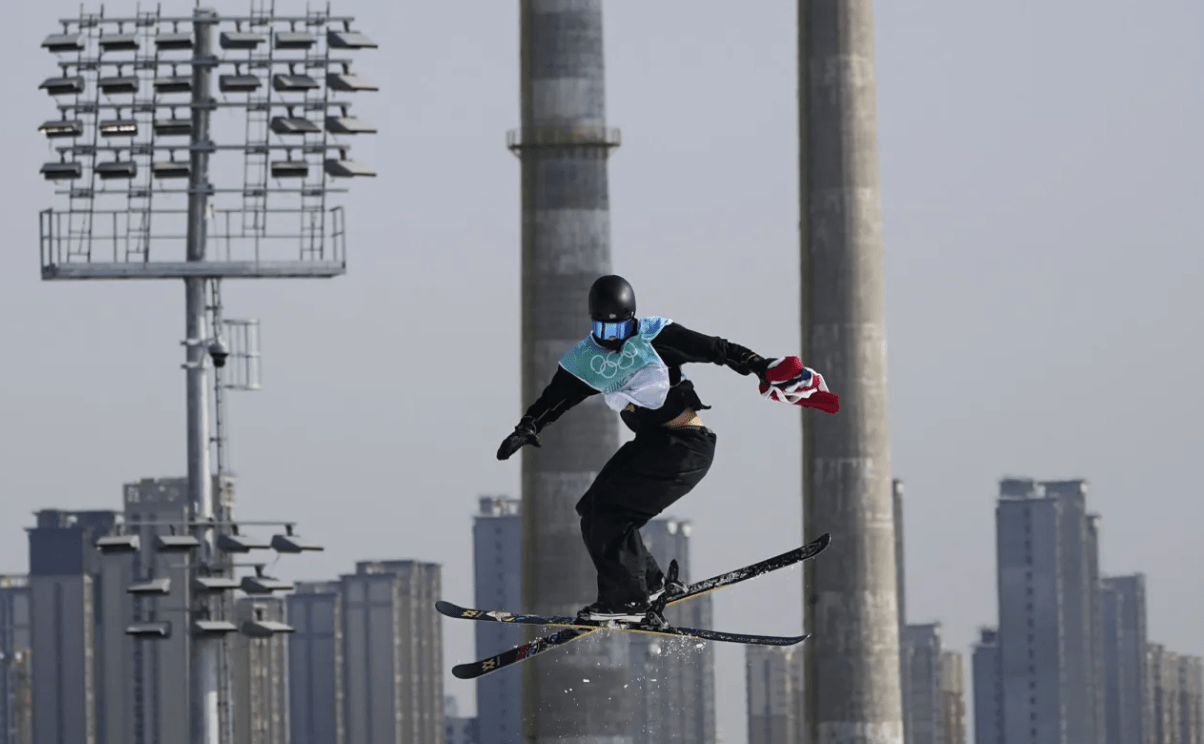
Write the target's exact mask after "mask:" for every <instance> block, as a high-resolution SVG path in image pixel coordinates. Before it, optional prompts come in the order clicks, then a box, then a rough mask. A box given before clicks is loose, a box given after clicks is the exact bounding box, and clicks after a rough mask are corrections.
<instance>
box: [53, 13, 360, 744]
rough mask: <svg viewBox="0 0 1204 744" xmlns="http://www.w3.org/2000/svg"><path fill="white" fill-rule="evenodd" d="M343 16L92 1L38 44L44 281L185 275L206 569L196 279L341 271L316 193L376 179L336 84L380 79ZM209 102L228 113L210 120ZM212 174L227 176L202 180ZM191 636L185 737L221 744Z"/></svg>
mask: <svg viewBox="0 0 1204 744" xmlns="http://www.w3.org/2000/svg"><path fill="white" fill-rule="evenodd" d="M353 21H354V19H353V18H351V17H335V16H332V15H331V13H330V7H329V5H327V7H326V9H325V10H322V11H316V10H309V9H307V10H306V12H305V14H304V15H294V16H285V15H277V14H276V12H275V3H274V0H252V2H251V7H250V12H249V13H248V14H246V15H241V16H223V15H221V14H219V13H217V12H216V11H214V10H211V9H207V8H196V9H195V10H194V11H193V13H192V15H188V16H183V15H182V16H168V15H163V14H162V12H161V10H160V9H156V10H154V11H141V10H138V11H136V13H135V15H133V16H117V17H106V16H105V13H104V11H103V8H102V10H101V11H100V12H99V13H90V12H84V11H82V10H81V12H80V15H79V17H77V18H71V19H63V20H61V21H60V23H61V24H62V32H61V33H58V34H53V35H51V36H49V37H48V38H47V39H46V40H45V42H44V43H43V46H44V47H45V48H47V49H48V50H50V51H51V52H53V53H55V54H56V55H58V66H59V67H60V70H61V72H60V74H59V75H58V76H55V77H51V78H49V79H47V80H46V81H45V82H43V83H42V86H41V87H42V88H43V89H44V90H46V91H47V93H49V94H50V95H51V96H52V97H53V98H54V99H55V100H56V101H57V108H58V111H59V115H58V116H57V117H56V118H54V119H51V120H49V121H47V122H46V123H45V124H43V125H42V127H41V131H42V133H43V134H45V135H46V136H47V137H48V138H50V139H51V140H52V143H63V144H56V146H54V148H53V149H54V151H55V152H56V153H57V156H58V157H57V159H56V160H53V161H52V162H48V163H46V164H45V165H44V166H43V167H42V173H43V175H44V176H45V177H46V178H47V179H48V180H51V181H54V182H66V183H67V184H68V186H67V188H66V189H63V190H60V191H58V192H57V193H58V194H59V195H60V196H61V197H65V201H66V205H65V208H60V209H58V210H55V209H48V210H45V211H44V212H42V215H41V270H42V278H43V279H45V280H71V279H75V280H86V279H176V280H183V282H184V288H185V339H184V341H183V345H184V346H185V349H186V351H185V362H184V368H185V370H186V380H187V383H186V392H187V453H188V460H187V461H188V481H189V496H190V502H191V509H192V519H191V524H190V528H191V532H192V534H193V536H194V537H195V538H196V539H197V540H198V542H199V544H200V549H199V550H198V551H197V556H196V560H197V562H198V565H199V566H200V567H201V568H202V569H211V570H213V571H214V572H215V573H220V572H221V571H222V570H223V568H224V566H225V562H224V560H223V559H221V558H220V557H219V554H218V552H217V551H216V550H215V545H216V543H217V541H218V539H219V538H220V537H221V535H223V534H224V533H225V531H226V528H225V527H224V526H223V525H224V524H225V523H228V522H229V519H228V517H227V518H222V519H219V518H218V517H219V515H218V514H217V511H216V510H215V505H214V499H213V494H212V486H211V476H212V473H211V467H210V447H211V445H212V441H211V438H210V431H209V416H210V400H209V394H208V379H209V377H208V375H209V369H210V364H211V363H213V362H217V361H218V360H219V358H222V355H223V353H224V351H225V342H224V340H223V339H222V338H221V327H222V325H223V324H222V323H220V322H219V323H216V324H214V327H213V328H210V323H209V322H208V318H207V311H208V310H210V309H213V308H220V301H218V302H215V304H214V306H213V308H209V307H207V305H206V290H207V288H209V289H212V290H213V291H214V297H215V298H218V299H219V300H220V295H219V294H217V287H218V282H219V281H220V280H221V279H223V278H237V279H257V278H330V277H334V276H339V275H341V274H343V273H344V272H345V270H346V246H345V238H346V230H345V224H344V216H343V211H342V208H341V207H338V206H334V207H329V208H328V205H327V196H328V195H329V194H332V193H342V192H344V191H345V190H344V189H338V188H334V187H332V186H331V185H330V180H331V179H333V178H340V177H356V176H372V175H375V174H374V173H373V172H372V171H371V170H370V169H368V168H366V167H364V166H361V165H359V164H357V163H354V162H352V161H350V160H348V158H347V151H348V149H349V144H348V143H347V142H346V140H345V139H344V137H345V136H347V135H355V134H363V133H371V132H373V131H374V129H373V128H372V127H370V126H368V125H365V124H363V123H362V122H360V121H359V120H358V119H355V118H353V117H350V116H349V115H348V109H349V108H350V101H349V100H348V98H347V97H346V95H345V94H347V93H351V92H355V91H365V90H376V88H375V87H374V86H372V85H370V84H368V83H366V82H365V81H363V80H362V79H360V78H358V77H357V76H355V75H352V74H351V71H350V65H351V60H350V59H349V58H347V57H346V56H343V55H344V53H345V52H346V51H347V50H353V49H362V48H375V46H376V45H375V44H374V43H373V42H372V41H370V40H369V39H367V38H366V37H365V36H364V35H362V34H360V33H357V32H355V31H352V29H351V24H352V22H353ZM215 78H216V79H215ZM215 82H216V84H217V91H216V92H217V93H218V94H219V97H215V95H214V93H215V91H214V83H215ZM215 113H222V114H229V115H232V117H233V118H236V119H238V120H239V122H240V125H241V126H240V127H229V128H226V129H223V126H222V125H223V124H226V123H227V122H225V121H222V120H218V121H214V118H215V117H214V116H213V115H214V114H215ZM310 116H316V117H320V118H319V120H318V121H313V120H312V119H311V118H310ZM281 154H283V158H281V157H278V156H279V155H281ZM164 156H166V157H164ZM274 156H275V157H274ZM240 165H241V168H242V174H241V178H238V177H237V176H236V174H237V168H238V167H239V166H240ZM214 174H216V175H218V176H219V178H220V179H221V180H224V181H226V182H227V183H230V184H231V185H229V186H224V187H218V186H215V185H214V183H213V182H212V181H211V178H210V177H211V175H214ZM285 180H289V181H291V182H292V183H293V184H295V185H292V186H284V185H282V183H283V181H285ZM181 181H183V182H185V184H186V185H184V186H175V187H172V186H171V185H170V184H172V183H180V182H181ZM181 248H183V250H182V251H181ZM211 249H212V250H211ZM217 312H219V314H220V310H217ZM211 360H212V362H211ZM214 602H215V601H214V599H213V597H212V596H211V595H210V594H208V593H203V594H199V596H198V597H197V598H196V599H195V600H194V601H193V604H192V609H193V612H194V613H196V614H197V615H198V616H204V617H214V616H215V611H216V609H217V607H216V606H215V603H214ZM191 640H192V643H191V652H190V653H191V670H192V673H191V685H192V687H191V693H190V694H191V699H192V701H193V711H192V726H191V731H192V740H193V741H195V742H198V743H203V744H216V742H217V741H218V740H219V726H218V724H217V721H218V697H219V682H218V677H219V666H218V664H219V658H220V655H219V649H218V646H217V644H216V643H215V642H214V641H213V639H212V638H211V637H210V636H209V635H207V634H205V633H195V632H194V634H193V635H192V638H191Z"/></svg>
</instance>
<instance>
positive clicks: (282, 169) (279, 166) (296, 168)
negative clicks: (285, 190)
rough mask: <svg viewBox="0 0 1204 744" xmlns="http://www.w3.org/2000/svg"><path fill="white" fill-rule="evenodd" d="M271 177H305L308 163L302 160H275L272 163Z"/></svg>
mask: <svg viewBox="0 0 1204 744" xmlns="http://www.w3.org/2000/svg"><path fill="white" fill-rule="evenodd" d="M271 170H272V178H305V177H306V176H308V175H309V163H307V162H305V161H304V160H276V161H274V162H273V163H272V168H271Z"/></svg>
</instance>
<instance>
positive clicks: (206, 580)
mask: <svg viewBox="0 0 1204 744" xmlns="http://www.w3.org/2000/svg"><path fill="white" fill-rule="evenodd" d="M192 586H193V588H194V589H196V591H198V592H223V591H225V590H227V589H237V588H238V587H239V586H240V583H239V581H238V579H231V578H227V577H225V576H198V577H196V579H194V580H193V582H192Z"/></svg>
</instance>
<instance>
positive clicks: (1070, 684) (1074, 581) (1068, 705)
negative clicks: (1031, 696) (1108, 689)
mask: <svg viewBox="0 0 1204 744" xmlns="http://www.w3.org/2000/svg"><path fill="white" fill-rule="evenodd" d="M1041 485H1042V487H1043V488H1044V492H1045V497H1046V498H1048V499H1055V500H1056V501H1057V503H1058V505H1059V507H1060V514H1059V515H1058V524H1059V530H1060V535H1059V542H1060V545H1059V549H1060V550H1059V552H1060V558H1059V563H1058V566H1057V570H1059V571H1060V572H1061V577H1060V578H1061V582H1062V585H1061V593H1060V607H1061V612H1062V624H1063V625H1062V627H1063V630H1062V673H1063V675H1064V678H1063V686H1062V690H1063V700H1064V705H1065V710H1064V713H1063V715H1064V716H1065V726H1066V738H1067V740H1069V741H1072V742H1084V744H1099V742H1100V738H1099V736H1100V733H1101V732H1100V731H1099V725H1100V724H1099V714H1100V711H1099V706H1100V704H1101V701H1100V693H1101V692H1102V687H1103V680H1102V679H1100V677H1099V674H1100V672H1101V669H1100V668H1099V666H1097V661H1099V660H1101V659H1102V653H1101V647H1100V644H1099V642H1100V632H1099V617H1100V613H1099V601H1100V596H1099V591H1100V582H1099V545H1098V542H1099V541H1098V530H1099V527H1098V517H1097V516H1095V515H1091V514H1088V513H1087V482H1086V481H1084V480H1065V481H1045V482H1043V483H1042V484H1041ZM1014 599H1017V600H1018V599H1019V597H1014Z"/></svg>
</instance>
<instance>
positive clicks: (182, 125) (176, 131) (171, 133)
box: [155, 117, 192, 137]
mask: <svg viewBox="0 0 1204 744" xmlns="http://www.w3.org/2000/svg"><path fill="white" fill-rule="evenodd" d="M155 134H157V135H158V136H160V137H187V136H188V135H190V134H192V122H191V121H189V120H188V119H177V118H175V117H172V118H170V119H156V120H155Z"/></svg>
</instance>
